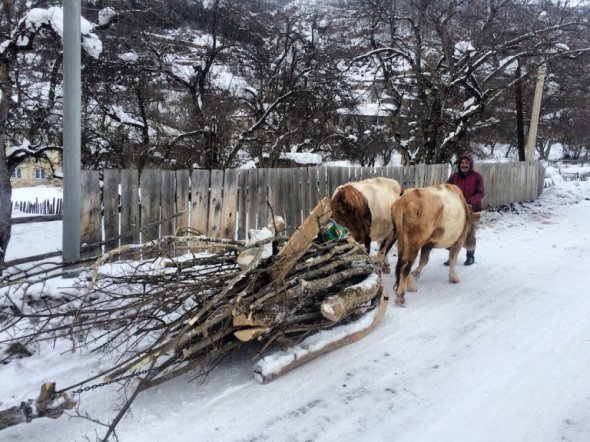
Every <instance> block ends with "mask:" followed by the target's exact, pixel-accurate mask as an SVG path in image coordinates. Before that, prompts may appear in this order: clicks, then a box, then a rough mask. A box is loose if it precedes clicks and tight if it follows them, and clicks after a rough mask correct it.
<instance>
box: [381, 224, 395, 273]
mask: <svg viewBox="0 0 590 442" xmlns="http://www.w3.org/2000/svg"><path fill="white" fill-rule="evenodd" d="M396 239H397V236H396V235H395V232H394V231H392V232H391V233H390V234H389V235H388V236H387V237H386V238H385V239H384V240H383V241H381V245H380V246H379V252H378V253H377V256H378V257H379V262H380V263H381V266H382V267H381V271H382V272H383V273H385V274H386V275H388V274H390V273H391V266H390V265H389V259H388V258H387V255H388V254H389V251H390V250H391V248H392V247H393V245H394V244H395V240H396Z"/></svg>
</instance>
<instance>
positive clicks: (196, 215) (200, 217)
mask: <svg viewBox="0 0 590 442" xmlns="http://www.w3.org/2000/svg"><path fill="white" fill-rule="evenodd" d="M210 179H211V172H209V171H208V170H193V173H192V180H191V181H192V186H191V214H190V222H191V227H192V228H193V229H195V230H197V231H199V232H201V233H203V234H205V233H207V221H208V220H209V186H210Z"/></svg>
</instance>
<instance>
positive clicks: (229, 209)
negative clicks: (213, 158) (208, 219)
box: [220, 169, 239, 239]
mask: <svg viewBox="0 0 590 442" xmlns="http://www.w3.org/2000/svg"><path fill="white" fill-rule="evenodd" d="M238 179H239V174H238V170H236V169H226V170H225V176H224V178H223V204H222V207H221V219H220V221H221V230H220V236H221V237H222V238H227V239H236V225H237V216H238Z"/></svg>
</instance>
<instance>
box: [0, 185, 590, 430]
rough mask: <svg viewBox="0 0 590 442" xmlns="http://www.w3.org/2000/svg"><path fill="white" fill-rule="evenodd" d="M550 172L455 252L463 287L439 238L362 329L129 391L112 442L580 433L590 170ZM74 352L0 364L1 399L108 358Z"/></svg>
mask: <svg viewBox="0 0 590 442" xmlns="http://www.w3.org/2000/svg"><path fill="white" fill-rule="evenodd" d="M554 182H555V183H556V185H555V186H553V187H551V188H549V189H546V190H545V191H544V192H543V194H542V195H541V197H540V199H539V200H538V201H537V202H535V203H527V204H523V205H517V209H518V213H514V212H512V213H503V212H502V213H498V212H489V213H488V214H487V215H486V217H485V218H484V220H483V221H482V223H481V227H480V230H479V233H478V246H477V250H476V254H475V257H476V264H475V265H473V266H471V267H464V266H462V265H459V267H458V272H459V276H460V277H461V282H460V283H459V284H457V285H454V284H450V283H449V282H448V279H447V278H448V276H447V272H448V269H447V268H446V267H444V266H443V265H442V263H443V261H445V259H446V253H445V252H444V251H440V250H435V251H434V252H433V253H432V255H431V261H430V264H429V265H428V266H427V267H426V268H425V270H424V272H423V274H422V278H421V280H420V281H418V292H417V293H408V294H407V295H406V301H407V307H406V308H399V307H394V306H393V305H390V306H389V308H388V310H387V312H386V314H385V317H384V319H383V321H382V322H381V324H380V325H379V326H378V327H377V328H376V329H375V330H374V331H373V332H372V333H371V334H369V335H368V336H367V337H365V338H364V339H362V340H361V341H359V342H357V343H355V344H352V345H349V346H347V347H344V348H342V349H339V350H336V351H334V352H331V353H328V354H326V355H323V356H321V357H319V358H317V359H315V360H313V361H311V362H309V363H307V364H305V365H303V366H301V367H299V368H297V369H295V370H293V371H291V372H289V373H287V374H285V375H283V376H282V377H279V378H278V379H276V380H274V381H273V382H271V383H269V384H267V385H260V384H258V383H257V382H256V381H255V380H254V377H253V373H252V366H253V362H252V361H251V359H250V357H251V356H252V352H251V351H245V352H244V353H241V354H239V355H235V356H234V357H232V358H230V359H229V360H227V361H225V362H224V363H223V364H222V365H221V366H219V367H218V368H217V369H216V370H215V371H214V372H213V373H212V374H211V375H210V376H209V377H208V378H207V379H206V381H205V383H204V384H199V383H197V382H189V378H190V376H187V377H181V378H177V379H175V380H172V381H169V382H168V383H165V384H163V385H161V386H159V387H156V388H154V389H152V390H149V391H147V392H143V393H141V394H140V395H139V397H138V399H137V400H136V402H135V403H134V404H133V406H132V407H131V411H130V412H129V413H128V414H127V415H126V416H125V417H124V419H123V420H122V422H121V423H120V424H119V426H118V435H119V438H120V440H121V441H123V442H136V441H137V442H156V441H158V442H160V441H162V442H163V441H199V442H201V441H255V440H256V441H293V442H299V441H301V442H302V441H334V442H335V441H342V440H347V441H402V442H403V441H408V442H416V441H420V442H429V441H430V442H446V441H448V442H457V441H478V442H484V441H485V442H488V441H489V442H497V441H518V442H520V441H535V442H554V441H558V440H564V441H572V442H582V441H588V440H590V375H589V373H588V370H589V367H590V321H589V320H588V318H590V296H588V286H589V284H590V276H588V275H589V274H588V269H589V268H590V230H589V228H588V227H589V225H588V219H590V181H585V182H573V181H571V182H562V181H561V180H560V179H559V178H558V177H557V178H554ZM15 191H16V192H15V193H16V194H19V193H21V191H20V190H19V189H15ZM24 192H25V191H22V193H24ZM37 194H38V195H39V194H41V192H40V191H38V192H37ZM60 246H61V223H60V222H52V223H43V224H39V225H15V226H14V228H13V240H12V241H11V243H10V246H9V249H8V255H9V256H8V257H9V259H10V258H14V257H17V256H23V255H29V254H34V253H37V252H39V253H40V252H45V251H51V250H55V249H59V248H60ZM464 256H465V254H464V252H462V253H461V256H460V262H462V261H463V259H464ZM391 259H392V261H393V262H395V261H394V260H395V257H393V256H392V257H391ZM71 284H72V281H56V282H54V283H51V284H50V285H49V286H48V287H49V290H50V291H54V292H56V293H57V292H60V291H63V290H65V287H67V286H70V285H71ZM392 285H393V277H392V276H391V275H389V276H386V277H385V286H386V287H387V288H388V289H391V287H392ZM68 349H69V344H68V343H61V342H58V343H57V345H56V347H55V348H52V347H51V345H49V344H48V345H46V346H43V347H42V348H41V349H40V351H39V352H37V353H36V354H35V355H34V356H33V357H31V358H27V359H22V360H18V361H15V362H11V363H10V364H8V365H2V366H0V392H2V394H1V395H0V401H1V403H0V409H3V408H6V407H9V406H12V405H17V404H19V403H20V401H21V400H25V399H28V398H33V397H36V396H37V394H38V389H39V386H40V385H41V383H42V382H45V381H56V382H57V384H58V385H57V386H58V388H60V387H65V386H66V385H69V384H72V383H74V382H76V381H78V380H80V379H83V378H85V377H87V376H89V375H91V374H93V373H95V372H96V371H97V370H102V369H104V368H105V367H107V366H108V357H104V356H100V355H94V354H78V353H75V354H72V353H70V352H69V351H67V350H68ZM62 352H63V353H62ZM121 398H122V396H121V392H120V391H119V390H118V389H117V388H115V387H113V386H109V387H103V388H100V389H97V390H93V391H90V392H86V393H83V394H82V395H81V397H80V399H81V403H80V412H81V413H88V414H89V415H90V416H91V417H93V418H95V419H98V420H100V421H102V422H108V421H110V420H111V419H113V418H114V416H115V415H116V412H117V404H120V403H121V400H122V399H121ZM105 432H106V429H105V428H104V427H102V426H100V425H97V424H96V423H93V422H92V421H90V420H87V419H82V418H68V417H66V416H62V417H61V418H59V419H57V420H51V419H37V420H35V421H33V422H32V423H29V424H21V425H19V426H15V427H12V428H9V429H7V430H3V431H2V432H0V440H2V441H4V440H6V441H11V442H12V441H31V440H35V441H41V440H51V441H54V442H60V441H63V442H66V441H67V442H71V441H83V440H86V439H84V437H88V438H89V440H95V438H96V436H95V435H104V433H105Z"/></svg>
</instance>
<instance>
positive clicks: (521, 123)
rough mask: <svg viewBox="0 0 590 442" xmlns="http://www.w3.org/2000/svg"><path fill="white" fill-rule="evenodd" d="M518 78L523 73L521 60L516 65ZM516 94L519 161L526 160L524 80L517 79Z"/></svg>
mask: <svg viewBox="0 0 590 442" xmlns="http://www.w3.org/2000/svg"><path fill="white" fill-rule="evenodd" d="M514 75H515V76H516V78H517V79H518V78H520V76H521V75H522V73H521V69H520V61H519V62H518V65H517V66H516V72H515V73H514ZM514 95H515V97H514V98H515V101H516V147H517V149H518V161H525V159H526V156H525V151H524V148H525V146H524V114H523V110H522V82H520V81H517V82H516V84H515V85H514Z"/></svg>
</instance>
